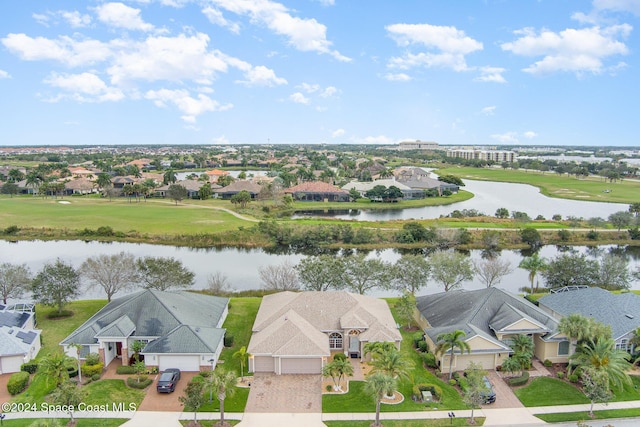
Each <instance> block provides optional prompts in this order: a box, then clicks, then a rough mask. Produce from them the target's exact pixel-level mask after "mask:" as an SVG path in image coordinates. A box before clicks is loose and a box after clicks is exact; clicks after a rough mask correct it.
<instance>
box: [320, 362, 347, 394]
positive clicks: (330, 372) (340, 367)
mask: <svg viewBox="0 0 640 427" xmlns="http://www.w3.org/2000/svg"><path fill="white" fill-rule="evenodd" d="M322 375H323V376H325V377H331V379H332V380H333V385H334V387H333V388H334V390H340V382H341V381H342V379H343V378H344V377H350V376H353V365H352V364H351V362H350V361H349V359H346V358H343V359H335V360H334V361H333V362H331V363H327V364H326V365H324V366H323V367H322Z"/></svg>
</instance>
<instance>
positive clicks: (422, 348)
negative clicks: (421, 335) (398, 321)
mask: <svg viewBox="0 0 640 427" xmlns="http://www.w3.org/2000/svg"><path fill="white" fill-rule="evenodd" d="M418 349H419V350H420V351H421V352H423V353H426V352H428V351H429V344H427V342H426V341H425V340H422V341H420V342H419V343H418Z"/></svg>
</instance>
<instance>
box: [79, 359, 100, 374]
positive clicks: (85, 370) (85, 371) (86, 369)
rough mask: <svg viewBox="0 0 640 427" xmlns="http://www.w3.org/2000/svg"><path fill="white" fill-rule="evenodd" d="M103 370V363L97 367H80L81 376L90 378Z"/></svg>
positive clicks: (85, 365)
mask: <svg viewBox="0 0 640 427" xmlns="http://www.w3.org/2000/svg"><path fill="white" fill-rule="evenodd" d="M103 368H104V363H102V362H100V363H98V364H97V365H87V364H86V363H85V364H84V365H82V375H84V376H85V377H92V376H94V375H95V374H98V375H100V374H102V369H103Z"/></svg>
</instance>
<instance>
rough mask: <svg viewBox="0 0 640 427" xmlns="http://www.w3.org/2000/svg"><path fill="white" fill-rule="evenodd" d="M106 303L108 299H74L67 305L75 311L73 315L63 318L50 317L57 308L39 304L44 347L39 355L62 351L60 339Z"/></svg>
mask: <svg viewBox="0 0 640 427" xmlns="http://www.w3.org/2000/svg"><path fill="white" fill-rule="evenodd" d="M106 304H107V300H83V301H73V302H71V303H69V305H68V306H67V307H66V309H67V310H70V311H71V312H73V316H71V317H64V318H61V319H48V318H47V315H48V314H49V313H51V312H53V311H55V309H54V308H52V307H46V306H43V305H40V304H38V305H37V306H36V316H37V320H38V329H42V349H41V350H40V353H38V357H42V356H45V355H47V354H49V353H56V352H62V347H60V341H62V340H63V339H65V338H66V337H67V336H68V335H69V334H70V333H71V332H73V331H75V330H76V329H77V328H78V326H80V325H82V324H83V323H84V322H85V321H86V320H87V319H88V318H89V317H91V316H93V315H94V314H95V313H96V312H97V311H98V310H100V309H101V308H102V307H104V306H105V305H106Z"/></svg>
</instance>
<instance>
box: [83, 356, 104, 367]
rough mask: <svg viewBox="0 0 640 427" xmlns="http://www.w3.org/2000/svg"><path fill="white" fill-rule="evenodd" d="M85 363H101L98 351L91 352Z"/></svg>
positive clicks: (91, 364)
mask: <svg viewBox="0 0 640 427" xmlns="http://www.w3.org/2000/svg"><path fill="white" fill-rule="evenodd" d="M84 363H85V365H89V366H94V365H97V364H98V363H100V355H99V354H98V353H89V354H87V357H85V359H84Z"/></svg>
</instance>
